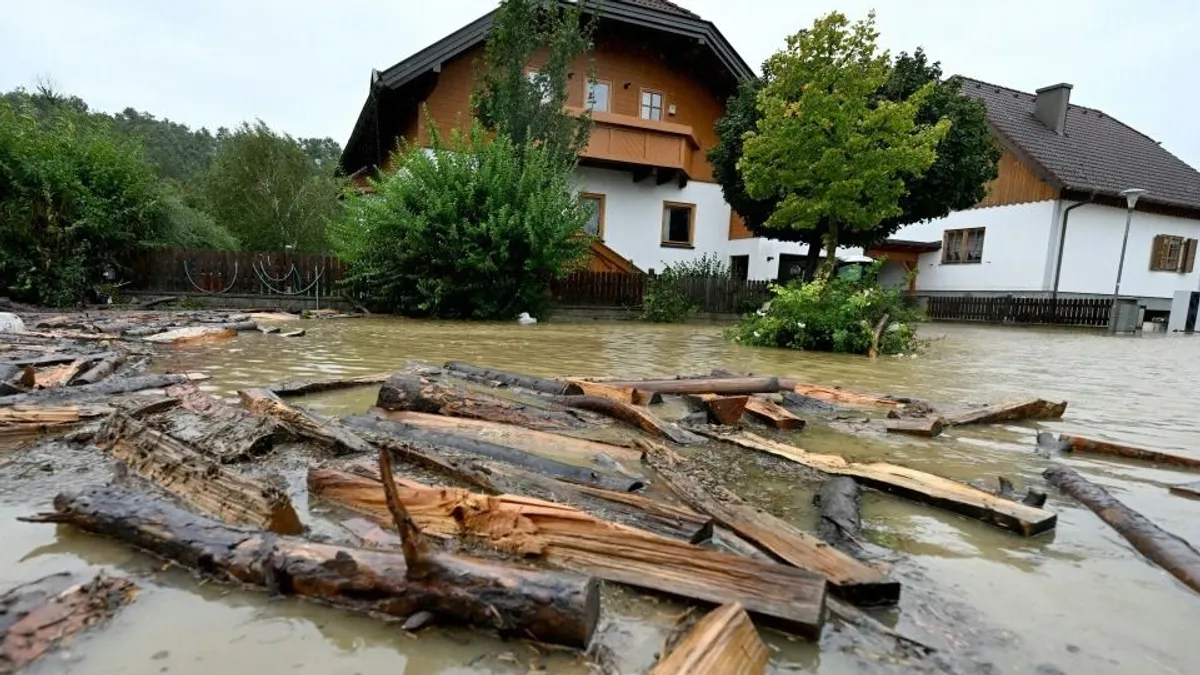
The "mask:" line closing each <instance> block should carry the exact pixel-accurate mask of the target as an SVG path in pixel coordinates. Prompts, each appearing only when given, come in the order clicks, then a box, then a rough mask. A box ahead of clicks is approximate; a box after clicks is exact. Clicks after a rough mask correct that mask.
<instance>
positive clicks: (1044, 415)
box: [946, 398, 1067, 427]
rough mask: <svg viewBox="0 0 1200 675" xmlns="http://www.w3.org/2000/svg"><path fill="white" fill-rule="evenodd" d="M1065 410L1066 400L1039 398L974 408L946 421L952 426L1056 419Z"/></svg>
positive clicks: (1060, 416) (949, 417) (952, 416)
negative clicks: (1055, 401) (1055, 400)
mask: <svg viewBox="0 0 1200 675" xmlns="http://www.w3.org/2000/svg"><path fill="white" fill-rule="evenodd" d="M1066 411H1067V402H1066V401H1062V402H1060V403H1053V402H1051V401H1045V400H1042V399H1040V398H1032V399H1024V400H1020V401H1009V402H1007V403H996V404H993V405H988V406H984V407H982V408H977V409H975V410H968V411H967V412H963V413H959V414H957V415H951V416H948V417H947V418H946V423H947V424H948V425H950V426H952V427H957V426H963V425H966V424H997V423H999V422H1018V421H1023V420H1056V419H1061V418H1062V416H1063V413H1065V412H1066Z"/></svg>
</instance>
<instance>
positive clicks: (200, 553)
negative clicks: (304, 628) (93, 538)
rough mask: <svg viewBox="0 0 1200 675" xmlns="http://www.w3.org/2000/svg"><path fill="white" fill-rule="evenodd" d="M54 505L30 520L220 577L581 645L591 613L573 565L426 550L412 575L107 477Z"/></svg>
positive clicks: (397, 564)
mask: <svg viewBox="0 0 1200 675" xmlns="http://www.w3.org/2000/svg"><path fill="white" fill-rule="evenodd" d="M377 485H378V484H377ZM379 492H380V494H381V495H382V488H380V489H379ZM54 508H55V511H54V512H52V513H48V514H42V515H39V516H35V517H34V518H32V519H30V520H33V521H35V522H52V523H68V524H71V525H74V526H76V527H79V528H80V529H83V530H85V531H88V532H93V533H96V534H103V535H107V536H111V537H113V538H116V539H119V540H121V541H124V542H126V543H129V544H132V545H134V546H136V547H138V548H141V549H143V550H146V551H148V552H150V553H153V554H156V555H159V556H162V557H163V558H166V559H168V560H172V561H175V562H178V563H179V564H181V565H184V566H186V567H190V568H192V569H196V570H199V571H202V572H206V573H209V574H214V575H216V576H217V577H218V578H221V579H226V580H232V581H236V582H242V583H247V584H253V585H257V586H265V587H268V588H269V589H271V590H272V591H274V592H278V593H282V594H284V595H298V596H304V597H308V598H313V599H316V600H320V601H322V602H327V603H329V604H332V605H337V606H340V607H346V608H349V609H354V610H358V611H364V612H369V613H375V614H385V615H389V616H397V617H406V616H409V615H411V614H413V613H415V612H418V611H421V610H426V611H430V612H432V613H434V614H435V615H438V616H442V617H446V618H451V619H455V620H458V621H462V622H465V623H468V624H472V625H475V626H479V627H482V628H486V629H495V630H498V631H500V632H501V633H502V634H505V635H511V636H517V637H521V638H528V639H532V640H539V641H542V642H549V643H554V644H562V645H566V646H569V647H576V648H583V647H585V646H586V645H587V643H588V641H589V640H590V639H591V636H592V633H593V631H594V630H595V627H596V622H597V619H598V618H599V611H600V602H599V601H600V594H599V586H598V584H597V582H596V580H595V579H593V578H590V577H585V576H580V575H576V574H568V573H562V572H551V571H544V570H536V569H527V568H523V567H517V566H512V565H505V564H502V563H497V562H493V561H484V560H476V559H472V558H466V557H459V556H452V555H449V554H445V553H433V554H431V555H430V558H429V561H428V572H429V573H428V574H427V575H426V576H424V577H421V578H419V579H411V578H409V577H408V568H407V565H406V564H405V562H404V557H403V556H402V555H400V554H398V553H388V552H382V551H369V550H363V549H353V548H346V547H341V546H330V545H327V544H319V543H315V542H310V541H307V540H305V539H300V538H296V537H286V536H279V535H275V534H270V533H264V532H255V531H247V530H244V529H240V528H234V527H229V526H226V525H222V524H220V523H218V522H216V521H213V520H209V519H207V518H203V517H201V516H197V515H194V514H192V513H189V512H187V511H184V510H182V509H179V508H176V507H174V506H171V505H168V504H165V503H163V502H160V501H156V500H152V499H148V498H146V497H144V496H142V495H138V494H136V493H131V492H127V491H122V490H118V489H115V488H110V487H97V488H91V489H89V490H86V491H84V492H82V493H77V494H60V495H59V496H58V497H56V498H55V500H54ZM387 522H388V523H389V524H390V522H391V521H390V518H389V519H388V521H387ZM272 587H273V588H272Z"/></svg>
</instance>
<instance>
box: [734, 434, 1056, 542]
mask: <svg viewBox="0 0 1200 675" xmlns="http://www.w3.org/2000/svg"><path fill="white" fill-rule="evenodd" d="M713 438H716V439H718V440H723V441H726V442H729V443H733V444H734V445H738V446H740V447H743V448H747V449H749V450H756V451H758V452H765V453H768V454H771V455H775V456H776V457H782V458H784V459H788V460H791V461H793V462H795V463H797V464H800V465H801V466H806V467H808V468H810V469H815V470H817V471H821V472H823V473H827V474H830V475H835V476H851V477H853V478H855V479H857V480H858V481H859V482H860V483H863V484H864V485H868V486H870V487H873V488H876V489H879V490H883V491H885V492H891V493H893V494H897V495H900V496H902V497H905V498H908V499H911V500H913V501H917V502H921V503H923V504H929V505H931V506H937V507H940V508H943V509H946V510H949V511H953V512H954V513H957V514H959V515H963V516H967V517H970V518H974V519H976V520H982V521H983V522H985V523H991V524H993V525H996V526H998V527H1002V528H1004V529H1006V530H1010V531H1012V532H1016V533H1017V534H1020V535H1023V536H1026V537H1032V536H1034V535H1036V534H1040V533H1042V532H1046V531H1048V530H1051V529H1053V528H1054V526H1055V523H1056V522H1057V520H1058V518H1057V516H1055V515H1054V514H1053V513H1050V512H1049V511H1045V510H1043V509H1039V508H1036V507H1033V506H1027V505H1025V504H1020V503H1017V502H1014V501H1012V500H1010V499H1005V498H1002V497H997V496H995V495H992V494H989V493H987V492H984V491H983V490H979V489H976V488H973V487H971V486H969V485H966V484H963V483H959V482H958V481H953V480H950V479H949V478H942V477H941V476H935V475H934V474H931V473H925V472H924V471H917V470H915V469H908V468H905V467H902V466H896V465H895V464H888V463H886V462H872V463H865V464H863V463H858V462H851V461H847V460H846V459H845V458H844V457H841V456H839V455H820V454H815V453H810V452H807V451H805V450H802V449H800V448H797V447H795V446H792V445H787V444H786V443H780V442H778V441H773V440H770V439H767V438H763V437H761V436H757V435H755V434H752V433H749V432H738V433H729V434H713Z"/></svg>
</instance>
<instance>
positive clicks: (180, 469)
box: [96, 413, 304, 534]
mask: <svg viewBox="0 0 1200 675" xmlns="http://www.w3.org/2000/svg"><path fill="white" fill-rule="evenodd" d="M96 444H97V445H99V446H100V447H101V448H102V449H104V450H107V451H108V452H109V453H111V454H112V455H113V456H114V457H116V458H117V459H119V460H121V461H123V462H125V463H126V464H127V465H128V466H129V468H130V469H132V470H133V472H134V473H136V474H137V475H139V476H141V477H142V478H145V479H146V480H149V481H151V482H153V483H155V484H156V485H158V486H160V487H162V488H163V489H164V490H166V491H168V492H170V493H171V494H173V495H175V496H177V497H179V499H180V500H182V501H183V502H184V503H186V504H188V505H189V506H192V507H193V508H195V509H197V510H199V511H202V512H204V513H208V514H211V515H213V516H215V517H217V518H220V519H221V520H223V521H225V522H227V523H231V524H234V525H253V526H255V527H261V528H263V529H265V530H270V531H272V532H279V533H281V534H299V533H300V532H303V531H304V526H303V525H302V524H301V523H300V517H299V516H297V515H296V510H295V509H294V508H292V501H291V499H289V498H288V496H287V493H285V492H283V491H282V490H279V489H278V488H274V487H268V486H267V485H264V484H263V483H261V482H259V481H257V480H254V479H252V478H249V477H246V476H243V475H241V474H239V473H234V472H232V471H230V470H229V469H226V468H225V467H223V466H221V465H220V464H217V463H215V462H213V461H212V460H210V459H208V458H206V457H204V456H202V455H201V454H200V453H198V452H196V451H195V450H194V449H192V448H191V447H190V446H189V445H188V444H187V443H184V442H182V441H179V440H176V439H175V438H172V437H171V436H169V435H167V434H166V433H164V432H162V431H158V430H156V429H152V428H150V427H148V426H147V425H145V424H143V423H142V422H139V421H137V420H135V419H133V418H132V417H129V416H128V415H126V414H124V413H113V415H112V417H111V418H109V420H108V422H106V423H105V425H104V426H103V427H102V428H101V429H100V431H99V432H98V433H97V434H96Z"/></svg>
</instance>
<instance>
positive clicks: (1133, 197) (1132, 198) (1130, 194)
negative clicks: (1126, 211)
mask: <svg viewBox="0 0 1200 675" xmlns="http://www.w3.org/2000/svg"><path fill="white" fill-rule="evenodd" d="M1147 192H1149V191H1148V190H1143V189H1142V188H1127V189H1125V190H1121V193H1120V194H1121V196H1122V197H1124V198H1125V203H1126V204H1127V205H1128V206H1129V208H1131V209H1132V208H1133V207H1135V206H1137V201H1138V197H1141V196H1142V195H1144V194H1146V193H1147Z"/></svg>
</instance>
